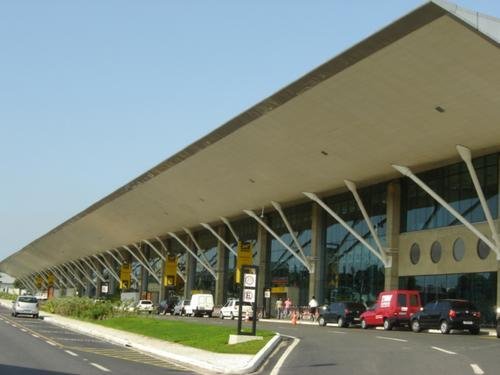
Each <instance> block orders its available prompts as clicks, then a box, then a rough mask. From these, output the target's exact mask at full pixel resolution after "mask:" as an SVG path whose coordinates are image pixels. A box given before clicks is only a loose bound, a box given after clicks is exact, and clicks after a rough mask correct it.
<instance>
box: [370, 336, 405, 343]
mask: <svg viewBox="0 0 500 375" xmlns="http://www.w3.org/2000/svg"><path fill="white" fill-rule="evenodd" d="M377 339H381V340H392V341H399V342H408V340H403V339H396V338H394V337H385V336H377Z"/></svg>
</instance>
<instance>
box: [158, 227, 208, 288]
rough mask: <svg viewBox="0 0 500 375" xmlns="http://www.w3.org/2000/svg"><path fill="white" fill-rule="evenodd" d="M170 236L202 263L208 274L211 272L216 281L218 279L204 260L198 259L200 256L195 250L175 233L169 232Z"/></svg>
mask: <svg viewBox="0 0 500 375" xmlns="http://www.w3.org/2000/svg"><path fill="white" fill-rule="evenodd" d="M168 234H169V235H170V236H171V237H172V238H175V239H176V240H177V242H179V243H180V244H181V245H182V247H183V248H184V249H186V251H187V252H188V253H189V254H191V255H192V256H193V257H194V258H195V259H196V260H197V261H198V262H200V264H201V265H202V266H203V267H204V268H205V269H206V270H207V271H208V272H210V274H211V275H212V276H213V277H214V279H216V280H217V275H216V274H215V272H214V271H213V270H212V268H211V267H208V266H207V265H206V264H205V263H204V262H203V260H202V259H201V258H200V257H198V255H196V253H195V252H194V251H193V250H191V249H190V248H189V246H187V245H186V244H185V243H184V242H182V241H181V239H180V238H179V237H177V235H176V234H175V233H172V232H168Z"/></svg>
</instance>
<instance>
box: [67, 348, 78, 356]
mask: <svg viewBox="0 0 500 375" xmlns="http://www.w3.org/2000/svg"><path fill="white" fill-rule="evenodd" d="M65 352H66V353H68V354H69V355H72V356H73V357H78V354H76V353H73V352H72V351H71V350H65Z"/></svg>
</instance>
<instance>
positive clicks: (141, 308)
mask: <svg viewBox="0 0 500 375" xmlns="http://www.w3.org/2000/svg"><path fill="white" fill-rule="evenodd" d="M134 310H135V311H137V312H139V313H140V312H147V313H149V314H151V313H152V312H153V310H154V305H153V302H152V301H150V300H149V299H141V300H140V301H139V302H137V305H135V308H134Z"/></svg>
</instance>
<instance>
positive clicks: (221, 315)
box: [219, 311, 224, 319]
mask: <svg viewBox="0 0 500 375" xmlns="http://www.w3.org/2000/svg"><path fill="white" fill-rule="evenodd" d="M219 318H221V319H224V314H223V313H222V311H221V312H219Z"/></svg>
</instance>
